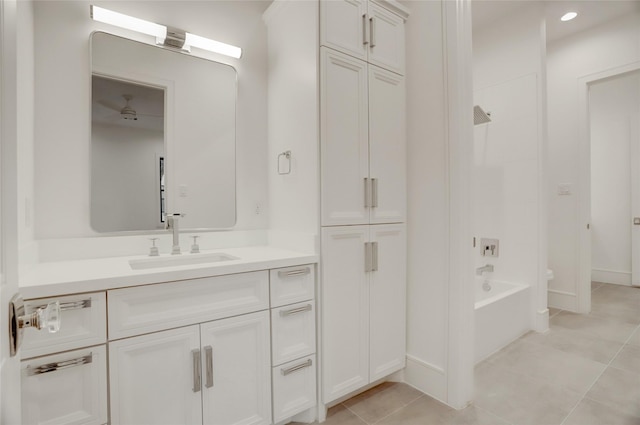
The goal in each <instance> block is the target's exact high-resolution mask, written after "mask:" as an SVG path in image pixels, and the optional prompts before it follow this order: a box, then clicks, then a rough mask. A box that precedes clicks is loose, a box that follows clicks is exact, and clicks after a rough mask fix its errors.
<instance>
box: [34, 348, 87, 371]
mask: <svg viewBox="0 0 640 425" xmlns="http://www.w3.org/2000/svg"><path fill="white" fill-rule="evenodd" d="M92 361H93V353H92V354H87V355H86V356H83V357H78V358H77V359H72V360H63V361H61V362H54V363H47V364H43V365H40V366H36V367H31V366H29V367H27V368H26V369H25V371H26V374H27V376H35V375H42V374H45V373H50V372H56V371H58V370H64V369H69V368H72V367H76V366H82V365H85V364H89V363H91V362H92Z"/></svg>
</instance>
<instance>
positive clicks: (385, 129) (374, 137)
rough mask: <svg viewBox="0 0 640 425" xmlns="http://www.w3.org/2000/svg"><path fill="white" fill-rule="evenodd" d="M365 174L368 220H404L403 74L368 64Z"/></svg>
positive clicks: (404, 130)
mask: <svg viewBox="0 0 640 425" xmlns="http://www.w3.org/2000/svg"><path fill="white" fill-rule="evenodd" d="M369 148H370V166H369V167H370V170H369V174H370V177H371V178H372V179H375V181H373V186H374V196H372V197H373V198H374V201H373V202H374V206H373V208H371V224H374V223H400V222H404V221H405V220H406V204H407V189H406V187H407V177H406V162H407V159H406V129H405V84H404V77H401V76H399V75H397V74H394V73H393V72H389V71H386V70H383V69H381V68H378V67H376V66H373V65H370V66H369Z"/></svg>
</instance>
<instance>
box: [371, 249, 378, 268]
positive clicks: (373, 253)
mask: <svg viewBox="0 0 640 425" xmlns="http://www.w3.org/2000/svg"><path fill="white" fill-rule="evenodd" d="M371 257H372V261H371V262H372V263H373V264H372V266H371V271H372V272H377V271H378V242H371Z"/></svg>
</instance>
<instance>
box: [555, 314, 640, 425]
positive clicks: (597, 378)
mask: <svg viewBox="0 0 640 425" xmlns="http://www.w3.org/2000/svg"><path fill="white" fill-rule="evenodd" d="M638 328H640V325H638V326H637V327H636V329H634V331H633V332H631V335H629V337H628V338H627V340H626V342H624V343H623V344H622V346H621V347H620V348H619V349H618V351H617V352H616V354H615V355H614V356H613V357H611V360H609V363H607V365H606V366H605V367H604V369H602V372H600V374H598V376H597V377H596V379H594V381H593V383H592V384H591V385H590V386H589V388H588V389H587V391H586V392H585V393H584V394H583V395H582V397H580V400H578V402H577V403H576V404H575V405H574V406H573V409H571V411H569V413H568V414H567V416H565V418H564V419H563V420H562V422H560V425H564V423H565V422H566V421H567V419H569V417H570V416H571V414H572V413H573V412H574V411H575V410H576V409H577V408H578V406H579V405H580V403H582V401H583V400H584V399H585V398H586V397H587V394H589V391H591V390H592V389H593V387H594V386H595V385H596V383H597V382H598V380H599V379H600V378H601V377H602V375H604V373H605V372H606V371H607V369H609V367H612V366H611V364H612V363H613V361H614V360H615V359H616V358H617V357H618V355H619V354H620V353H621V352H622V350H623V349H624V347H626V346H627V344H629V341H631V338H632V337H633V335H634V334H635V333H636V331H637V330H638ZM614 369H617V368H615V367H614ZM595 401H597V400H595ZM600 404H604V403H600ZM605 406H608V405H606V404H605ZM608 407H610V406H608Z"/></svg>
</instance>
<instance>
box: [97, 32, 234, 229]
mask: <svg viewBox="0 0 640 425" xmlns="http://www.w3.org/2000/svg"><path fill="white" fill-rule="evenodd" d="M91 69H92V102H91V107H92V122H91V226H92V227H93V229H94V230H96V231H98V232H122V231H148V230H156V229H162V228H164V216H165V214H172V213H181V214H184V215H185V216H184V218H183V219H182V220H181V228H184V229H220V228H229V227H232V226H233V225H234V224H235V220H236V187H235V186H236V184H235V133H236V93H237V77H236V71H235V69H234V68H233V67H231V66H229V65H224V64H220V63H217V62H213V61H210V60H206V59H202V58H198V57H194V56H190V55H189V54H187V53H182V52H179V51H173V50H170V49H166V48H160V47H156V46H152V45H148V44H145V43H140V42H136V41H132V40H128V39H125V38H122V37H117V36H114V35H110V34H106V33H102V32H95V33H93V34H92V36H91Z"/></svg>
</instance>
